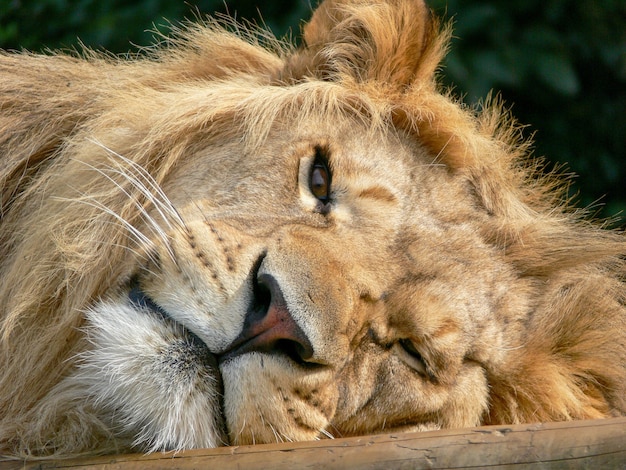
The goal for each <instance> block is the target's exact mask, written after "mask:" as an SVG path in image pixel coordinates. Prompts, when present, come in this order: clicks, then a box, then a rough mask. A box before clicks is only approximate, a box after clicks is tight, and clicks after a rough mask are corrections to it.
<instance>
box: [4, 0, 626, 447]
mask: <svg viewBox="0 0 626 470" xmlns="http://www.w3.org/2000/svg"><path fill="white" fill-rule="evenodd" d="M407 18H411V21H407ZM180 34H181V37H179V38H178V39H175V40H173V43H172V44H171V47H164V48H161V49H158V50H156V51H154V52H153V53H151V55H149V56H148V57H146V58H143V59H130V60H121V59H120V60H118V61H116V60H112V59H110V58H102V57H97V56H95V55H93V54H92V55H90V57H89V58H85V59H78V58H68V57H64V56H59V55H54V56H51V57H48V56H36V55H10V54H5V55H0V99H1V100H2V101H1V102H0V110H1V111H2V112H1V113H0V152H1V153H0V157H1V160H0V187H2V193H1V194H0V250H1V251H0V274H1V275H2V279H3V282H2V283H0V364H1V366H0V384H2V386H0V455H2V454H11V455H20V456H25V455H26V456H30V455H51V454H52V455H69V454H77V453H83V452H120V451H129V450H130V451H132V450H135V451H136V450H139V451H146V450H148V451H150V450H161V449H187V448H193V447H213V446H219V445H229V444H249V443H265V442H277V441H301V440H308V439H320V438H325V437H342V436H351V435H358V434H367V433H377V432H387V431H392V432H398V431H411V430H428V429H437V428H450V427H463V426H473V425H477V424H481V423H493V424H496V423H516V422H529V421H549V420H564V419H586V418H600V417H606V416H613V415H619V414H623V413H625V412H626V402H625V401H624V400H625V398H624V397H626V393H625V391H624V387H625V385H624V384H626V347H625V345H626V337H625V335H626V309H625V308H624V304H625V303H626V301H625V300H624V294H623V292H624V285H623V282H622V280H623V279H624V272H625V270H624V261H623V254H624V252H625V251H626V249H625V248H624V247H625V242H624V240H623V237H622V236H621V235H618V234H613V233H610V232H608V231H606V230H602V229H600V228H597V227H595V226H594V225H593V224H589V223H587V222H581V220H580V219H579V215H577V214H576V213H574V212H572V211H571V210H569V209H566V208H565V207H564V203H563V202H562V201H561V200H560V199H559V198H560V195H559V193H558V191H556V189H555V188H556V186H557V185H556V184H555V181H554V180H553V179H551V178H550V177H545V176H542V175H540V174H539V173H538V172H537V168H536V165H534V164H532V163H531V164H529V163H527V162H526V159H527V157H528V156H527V144H524V143H520V140H519V138H518V132H519V130H518V129H517V128H516V127H515V125H513V124H511V123H510V122H509V121H507V118H506V116H504V117H503V113H502V110H501V107H500V106H499V105H498V103H495V104H492V105H490V106H487V107H486V108H485V109H484V110H483V111H481V112H478V111H477V110H469V109H467V108H466V107H464V106H462V105H460V104H459V103H458V102H457V101H456V100H455V99H454V98H452V97H451V96H450V95H448V94H446V93H442V92H441V90H440V89H439V87H438V86H437V83H436V79H435V69H436V68H437V66H438V64H439V63H440V60H441V58H442V55H443V52H444V50H445V48H446V43H447V37H448V35H449V31H447V30H446V29H445V28H443V29H442V28H440V27H439V26H438V24H437V22H436V21H434V20H433V19H432V17H431V15H430V14H429V12H428V11H427V8H426V6H425V5H424V3H423V2H420V1H414V0H389V1H388V2H382V1H381V2H361V1H357V0H326V1H324V2H322V3H321V4H320V6H319V7H318V9H317V10H316V12H315V14H314V15H313V17H312V19H311V21H310V22H309V23H308V24H307V25H306V26H305V28H304V39H303V45H302V46H301V47H299V48H295V47H290V46H286V45H284V44H282V43H281V44H277V43H270V44H269V45H268V47H267V48H264V47H261V46H260V45H259V44H258V38H257V37H256V36H255V35H254V33H249V34H248V37H242V35H241V34H240V35H238V34H234V33H229V32H227V31H225V30H224V28H223V27H221V26H219V25H217V24H213V23H210V24H208V25H201V26H197V27H193V26H189V27H188V29H187V30H185V31H184V32H181V33H180ZM244 36H245V34H244ZM253 36H254V37H253ZM270 42H271V41H270Z"/></svg>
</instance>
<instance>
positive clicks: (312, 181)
mask: <svg viewBox="0 0 626 470" xmlns="http://www.w3.org/2000/svg"><path fill="white" fill-rule="evenodd" d="M330 180H331V175H330V170H329V168H328V164H327V163H326V161H325V160H324V159H323V158H321V157H319V156H318V157H316V158H315V162H314V163H313V166H312V167H311V174H310V176H309V187H310V188H311V193H312V194H313V196H315V197H316V198H317V199H318V200H319V201H320V202H322V203H324V204H326V203H327V202H328V201H330Z"/></svg>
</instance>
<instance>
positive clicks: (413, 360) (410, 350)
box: [396, 339, 430, 377]
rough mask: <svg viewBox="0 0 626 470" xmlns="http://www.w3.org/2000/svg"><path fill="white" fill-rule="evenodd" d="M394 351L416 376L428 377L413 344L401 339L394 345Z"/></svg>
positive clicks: (420, 356) (422, 361) (424, 364)
mask: <svg viewBox="0 0 626 470" xmlns="http://www.w3.org/2000/svg"><path fill="white" fill-rule="evenodd" d="M396 346H397V348H396V351H397V352H398V356H400V358H401V359H402V360H403V361H404V362H405V363H406V364H407V365H408V366H410V367H411V368H413V369H414V370H415V371H416V372H417V373H418V374H420V375H423V376H427V377H428V376H430V374H429V373H428V370H427V368H426V363H425V362H424V358H423V357H422V355H421V354H420V352H419V351H418V350H417V348H416V347H415V344H413V342H412V341H411V340H409V339H401V340H399V341H398V342H397V343H396Z"/></svg>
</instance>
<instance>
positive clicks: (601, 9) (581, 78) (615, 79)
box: [0, 0, 626, 225]
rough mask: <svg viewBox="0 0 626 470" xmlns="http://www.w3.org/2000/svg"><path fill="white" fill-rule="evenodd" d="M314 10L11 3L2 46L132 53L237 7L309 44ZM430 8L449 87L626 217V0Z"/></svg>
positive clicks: (466, 2) (191, 3) (463, 1)
mask: <svg viewBox="0 0 626 470" xmlns="http://www.w3.org/2000/svg"><path fill="white" fill-rule="evenodd" d="M225 3H226V5H225ZM311 3H312V4H313V5H315V3H316V0H312V2H311ZM311 3H309V2H308V1H305V0H293V1H291V2H286V3H283V2H262V1H260V0H258V2H257V5H258V6H255V5H254V2H251V1H249V0H247V1H244V0H235V1H228V0H227V1H226V2H224V1H223V0H188V1H183V0H140V1H135V2H129V1H128V0H109V1H103V0H75V1H69V0H0V47H2V48H5V49H21V48H25V49H29V50H34V51H42V50H44V49H45V48H46V47H48V48H52V49H58V48H75V47H77V45H78V44H79V42H82V43H84V44H85V45H87V46H89V47H91V48H95V49H107V50H110V51H113V52H116V53H124V52H128V51H136V50H137V48H138V46H146V45H149V44H151V43H152V42H154V33H153V32H150V31H151V30H154V29H155V28H157V29H159V30H161V31H167V23H168V21H171V22H172V23H174V24H176V23H178V22H179V21H180V20H181V19H183V18H185V17H187V18H193V17H194V16H195V15H197V14H200V15H205V14H213V13H215V12H226V11H228V12H230V14H231V15H236V17H237V18H239V19H244V18H245V19H251V20H255V21H256V22H260V21H259V19H260V18H262V21H263V22H264V23H265V24H266V26H267V27H269V28H270V29H271V30H272V31H273V32H274V33H275V34H276V35H278V36H282V35H285V34H287V33H288V32H289V31H291V32H292V33H293V35H294V36H297V35H298V33H299V29H300V23H301V20H302V19H307V18H309V17H310V14H311V9H312V7H311ZM429 4H430V6H431V7H432V8H433V9H434V10H435V11H436V12H437V13H438V14H439V15H441V16H445V17H446V18H452V19H453V21H454V23H455V39H454V41H453V43H452V51H451V53H450V55H449V56H448V58H447V60H446V64H445V68H444V69H443V71H442V73H443V77H444V80H445V82H446V83H449V84H454V86H455V90H456V92H457V93H458V94H459V95H462V96H464V99H465V100H466V101H467V102H468V103H475V102H477V101H478V100H480V99H481V98H483V97H485V96H486V95H487V93H488V92H489V90H492V89H493V90H495V91H498V92H500V93H501V95H502V96H503V97H504V100H505V101H506V103H507V104H509V105H512V106H513V113H514V114H515V116H516V117H517V118H518V119H519V120H520V121H521V122H522V123H524V124H528V125H529V126H528V127H527V128H526V133H527V135H531V134H533V133H534V135H535V142H536V145H535V155H537V156H546V157H547V158H548V159H549V161H550V162H552V163H551V165H552V166H554V165H556V166H559V165H560V164H562V163H567V166H566V167H565V168H568V169H569V170H571V171H572V172H574V173H576V174H578V175H579V176H577V177H575V178H574V180H573V183H572V187H571V192H572V194H573V195H576V199H577V201H578V204H579V205H580V206H590V205H591V206H592V213H593V214H595V215H596V216H598V217H609V216H611V217H614V216H616V214H619V212H620V211H624V210H626V158H625V157H626V151H625V147H626V145H625V144H626V0H430V1H429ZM79 40H80V41H79ZM619 217H622V216H621V215H620V216H619ZM623 223H624V219H623V218H622V220H621V221H617V223H616V225H622V224H623Z"/></svg>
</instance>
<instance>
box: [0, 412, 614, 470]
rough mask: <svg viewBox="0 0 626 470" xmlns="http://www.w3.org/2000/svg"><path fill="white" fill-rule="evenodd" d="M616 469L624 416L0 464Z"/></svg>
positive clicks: (107, 469) (1, 466)
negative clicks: (177, 451)
mask: <svg viewBox="0 0 626 470" xmlns="http://www.w3.org/2000/svg"><path fill="white" fill-rule="evenodd" d="M478 467H479V468H489V469H522V468H524V469H526V468H531V469H540V468H549V469H557V470H558V469H571V468H596V469H604V468H607V469H613V468H615V469H621V468H626V417H622V418H612V419H605V420H589V421H570V422H563V423H546V424H523V425H515V426H482V427H478V428H471V429H455V430H445V431H432V432H423V433H405V434H384V435H376V436H365V437H356V438H345V439H333V440H323V441H315V442H296V443H284V444H265V445H256V446H233V447H220V448H217V449H199V450H190V451H185V452H179V453H158V454H147V455H138V454H133V455H116V456H106V457H97V458H88V459H79V460H56V461H33V462H17V461H5V462H0V470H17V469H22V468H23V469H32V470H35V469H37V470H48V469H68V470H71V469H78V468H84V469H94V470H95V469H98V470H133V469H139V468H141V469H161V468H167V469H181V470H186V469H192V468H216V469H226V470H229V469H240V468H242V469H261V468H271V469H277V470H283V469H293V468H323V469H324V470H332V469H345V468H358V469H372V470H374V469H385V470H387V469H405V468H410V469H460V468H478Z"/></svg>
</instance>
